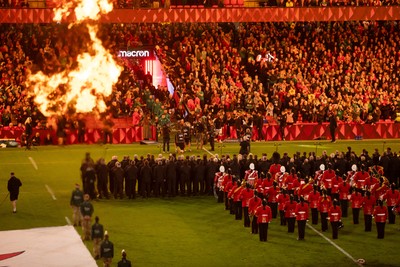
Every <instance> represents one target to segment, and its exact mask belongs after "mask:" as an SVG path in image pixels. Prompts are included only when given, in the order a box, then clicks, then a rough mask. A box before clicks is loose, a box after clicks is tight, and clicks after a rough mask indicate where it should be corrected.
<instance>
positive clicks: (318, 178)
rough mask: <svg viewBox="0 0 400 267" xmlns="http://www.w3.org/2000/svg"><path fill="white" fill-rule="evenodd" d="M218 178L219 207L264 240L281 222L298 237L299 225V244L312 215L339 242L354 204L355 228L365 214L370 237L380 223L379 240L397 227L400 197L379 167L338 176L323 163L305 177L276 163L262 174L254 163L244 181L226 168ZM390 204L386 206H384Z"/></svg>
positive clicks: (219, 173) (222, 167) (223, 168)
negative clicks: (271, 226) (221, 204)
mask: <svg viewBox="0 0 400 267" xmlns="http://www.w3.org/2000/svg"><path fill="white" fill-rule="evenodd" d="M219 170H220V172H217V173H216V174H215V180H214V181H215V187H216V190H217V192H218V202H225V209H226V210H230V212H231V214H234V215H235V218H236V220H242V216H243V217H244V227H251V233H252V234H259V235H260V241H267V232H268V224H269V223H270V222H271V220H272V219H275V218H276V217H277V214H278V211H279V217H280V225H281V226H286V225H287V227H288V232H289V233H293V232H294V230H295V223H296V221H297V224H298V240H304V236H305V225H306V222H307V221H308V219H309V211H311V218H312V221H311V223H312V224H313V225H317V224H318V222H319V217H320V219H321V231H322V232H325V231H327V230H328V222H330V225H331V229H332V238H333V239H337V238H338V230H339V229H340V228H342V227H343V223H342V217H347V216H348V211H347V210H348V208H349V204H350V205H351V206H350V207H351V209H352V217H353V223H354V224H359V216H360V211H362V213H363V215H364V224H365V232H370V231H371V230H372V221H373V219H375V222H376V225H377V231H378V238H383V237H384V224H385V222H386V219H387V218H389V223H394V222H395V215H396V214H398V213H400V193H399V191H398V190H396V188H395V185H394V184H392V185H390V184H389V181H388V179H387V178H386V177H385V176H384V172H383V168H382V167H381V166H379V165H374V166H371V167H369V168H366V167H365V166H364V165H362V166H360V167H357V165H356V164H353V165H352V166H351V170H350V171H348V172H346V173H344V174H343V175H339V173H338V171H335V170H334V169H333V166H332V164H331V163H328V164H327V165H325V164H320V166H319V169H318V170H317V171H316V172H315V174H314V176H313V177H310V176H308V177H304V176H302V175H301V174H300V173H296V170H295V168H292V169H291V170H289V171H290V173H288V172H286V168H285V166H283V165H281V164H279V162H278V161H276V160H275V161H274V162H273V163H272V164H271V165H270V167H269V169H268V172H267V173H265V171H262V172H260V173H259V172H258V170H257V169H256V166H255V164H254V163H250V164H249V165H248V169H247V170H246V171H245V172H244V176H243V179H241V177H240V175H230V174H225V167H224V166H223V165H221V167H220V169H219ZM384 202H386V206H384V205H383V203H384Z"/></svg>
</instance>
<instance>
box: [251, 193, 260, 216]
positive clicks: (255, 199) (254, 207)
mask: <svg viewBox="0 0 400 267" xmlns="http://www.w3.org/2000/svg"><path fill="white" fill-rule="evenodd" d="M261 203H262V200H261V198H259V197H253V198H251V199H250V201H249V214H255V213H256V210H257V208H258V207H259V206H261Z"/></svg>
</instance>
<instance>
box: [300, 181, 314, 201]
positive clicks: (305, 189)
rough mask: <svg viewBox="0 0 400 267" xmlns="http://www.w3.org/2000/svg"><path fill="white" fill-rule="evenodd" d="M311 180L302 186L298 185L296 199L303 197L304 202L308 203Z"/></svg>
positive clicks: (311, 188) (311, 189)
mask: <svg viewBox="0 0 400 267" xmlns="http://www.w3.org/2000/svg"><path fill="white" fill-rule="evenodd" d="M313 182H314V181H313V179H309V180H308V182H306V183H305V184H303V185H300V187H299V192H298V193H297V196H298V199H300V197H303V198H304V200H305V201H308V195H309V194H310V193H311V192H312V191H313Z"/></svg>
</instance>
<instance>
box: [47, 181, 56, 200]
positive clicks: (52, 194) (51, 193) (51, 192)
mask: <svg viewBox="0 0 400 267" xmlns="http://www.w3.org/2000/svg"><path fill="white" fill-rule="evenodd" d="M45 187H46V189H47V192H49V193H50V195H51V197H52V198H53V199H54V200H57V198H56V196H55V195H54V193H53V190H51V188H50V186H48V185H47V184H46V185H45Z"/></svg>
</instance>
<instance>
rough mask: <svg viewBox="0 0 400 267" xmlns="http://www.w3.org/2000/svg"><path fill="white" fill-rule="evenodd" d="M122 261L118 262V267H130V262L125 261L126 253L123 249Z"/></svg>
mask: <svg viewBox="0 0 400 267" xmlns="http://www.w3.org/2000/svg"><path fill="white" fill-rule="evenodd" d="M121 254H122V259H121V260H120V261H119V262H118V267H131V266H132V263H131V261H130V260H127V259H126V252H125V249H123V250H122V252H121Z"/></svg>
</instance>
